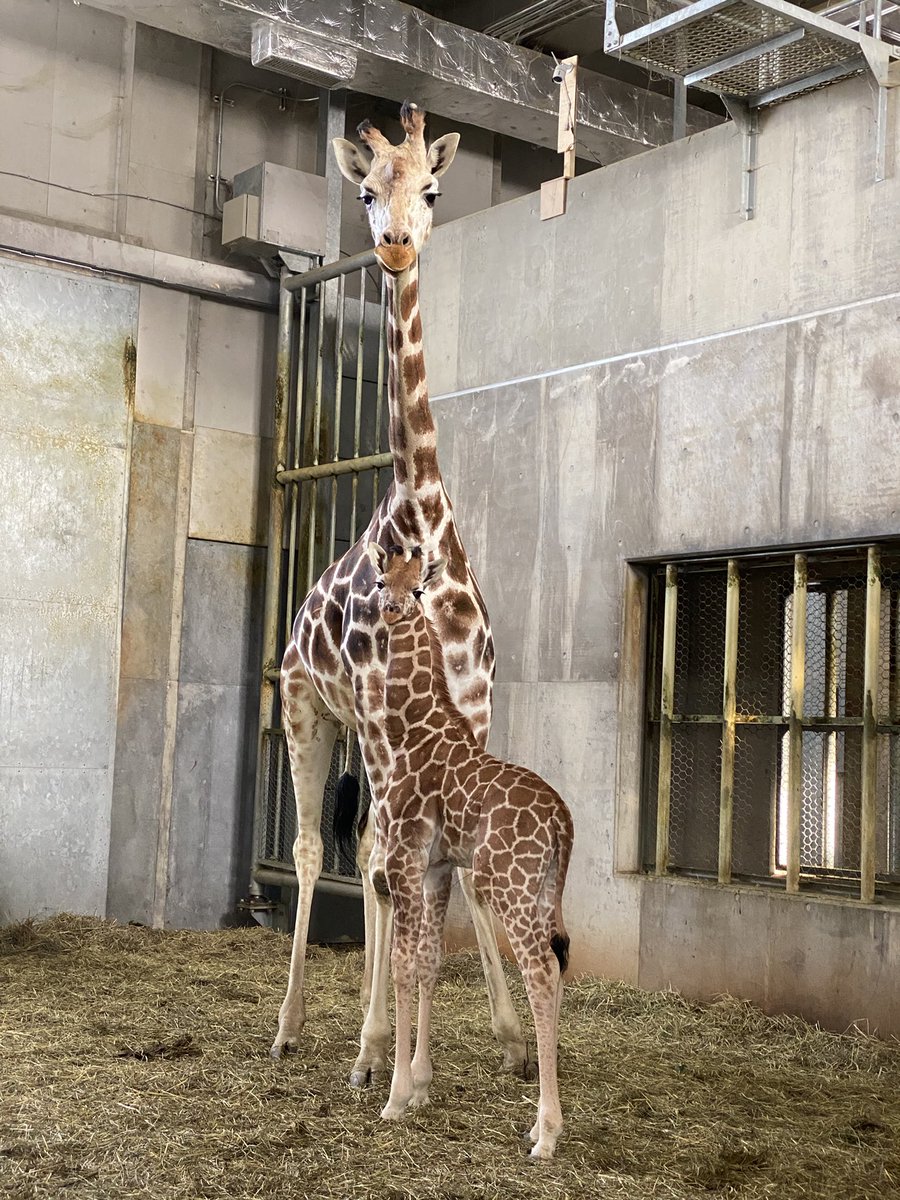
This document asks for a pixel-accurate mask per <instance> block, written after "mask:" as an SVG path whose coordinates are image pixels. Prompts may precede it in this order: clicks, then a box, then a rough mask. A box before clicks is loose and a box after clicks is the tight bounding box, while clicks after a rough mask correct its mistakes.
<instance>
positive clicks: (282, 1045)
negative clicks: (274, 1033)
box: [269, 1041, 297, 1060]
mask: <svg viewBox="0 0 900 1200" xmlns="http://www.w3.org/2000/svg"><path fill="white" fill-rule="evenodd" d="M296 1049H297V1043H296V1042H293V1041H290V1042H275V1043H274V1044H273V1045H272V1046H271V1048H270V1049H269V1058H274V1059H276V1060H277V1059H279V1058H284V1057H286V1055H288V1054H291V1053H292V1052H293V1051H294V1050H296Z"/></svg>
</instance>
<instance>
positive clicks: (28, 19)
mask: <svg viewBox="0 0 900 1200" xmlns="http://www.w3.org/2000/svg"><path fill="white" fill-rule="evenodd" d="M56 7H57V6H56V5H55V4H29V3H28V2H27V0H3V3H2V5H0V23H2V26H3V38H2V41H0V79H2V90H0V120H2V123H3V128H4V129H5V130H6V131H7V134H6V136H4V137H3V138H2V140H0V170H3V171H10V172H15V173H16V174H18V175H24V176H31V179H17V178H14V177H12V176H10V175H4V176H3V205H4V207H5V208H13V209H19V210H20V211H23V212H30V213H35V214H37V215H39V216H46V213H47V196H48V188H47V183H46V181H47V180H48V179H49V178H50V134H51V128H52V122H53V73H54V51H55V48H56V17H57V14H56ZM12 130H15V131H16V134H15V136H9V131H12Z"/></svg>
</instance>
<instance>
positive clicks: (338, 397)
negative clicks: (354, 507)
mask: <svg viewBox="0 0 900 1200" xmlns="http://www.w3.org/2000/svg"><path fill="white" fill-rule="evenodd" d="M346 279H347V276H346V275H339V276H338V298H337V311H336V313H335V331H334V433H333V437H332V449H333V454H332V461H333V462H337V461H338V459H339V458H340V456H341V402H342V400H343V395H344V291H345V288H344V284H345V282H346ZM337 502H338V480H337V476H336V475H334V476H332V479H331V517H330V520H329V522H328V562H329V563H333V562H334V544H335V538H336V534H337Z"/></svg>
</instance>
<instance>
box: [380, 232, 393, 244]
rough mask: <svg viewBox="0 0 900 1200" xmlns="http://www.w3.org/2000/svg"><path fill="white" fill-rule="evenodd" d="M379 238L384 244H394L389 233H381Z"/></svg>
mask: <svg viewBox="0 0 900 1200" xmlns="http://www.w3.org/2000/svg"><path fill="white" fill-rule="evenodd" d="M381 240H382V241H383V242H384V244H385V245H386V246H393V244H394V239H393V238H392V237H391V235H390V234H389V233H383V234H382V235H381Z"/></svg>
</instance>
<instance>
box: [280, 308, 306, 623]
mask: <svg viewBox="0 0 900 1200" xmlns="http://www.w3.org/2000/svg"><path fill="white" fill-rule="evenodd" d="M298 303H299V318H300V319H299V328H298V330H297V341H296V346H297V372H296V384H295V390H294V429H293V445H292V447H291V463H292V465H293V466H294V467H299V466H300V455H301V445H302V437H303V399H304V397H303V392H304V386H303V385H304V373H305V346H304V339H305V337H306V288H301V290H300V298H299V301H298ZM290 489H291V506H290V521H289V523H288V573H287V587H286V588H285V596H286V597H287V601H286V603H285V606H284V622H285V630H284V640H285V642H287V641H288V639H289V638H290V636H291V629H292V628H293V623H294V616H295V614H296V611H297V607H298V603H297V597H296V596H295V595H294V592H295V590H296V586H297V580H296V575H297V541H298V537H299V529H298V527H297V522H298V519H299V516H300V484H299V483H294V484H291V485H290Z"/></svg>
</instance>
